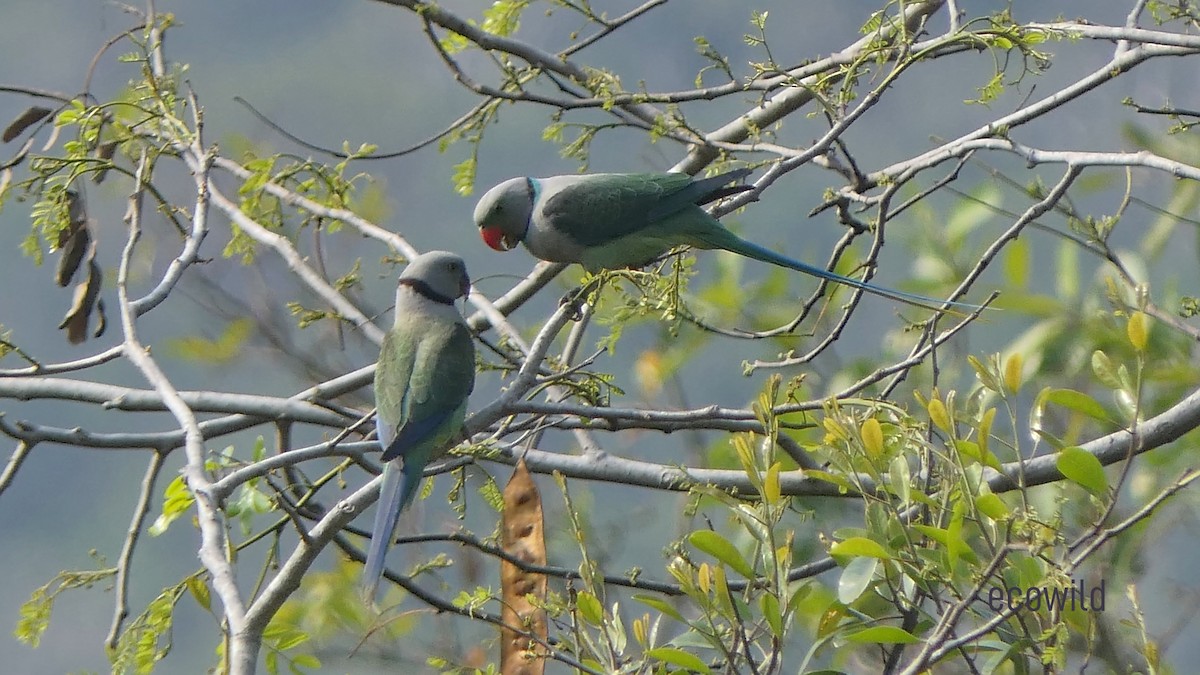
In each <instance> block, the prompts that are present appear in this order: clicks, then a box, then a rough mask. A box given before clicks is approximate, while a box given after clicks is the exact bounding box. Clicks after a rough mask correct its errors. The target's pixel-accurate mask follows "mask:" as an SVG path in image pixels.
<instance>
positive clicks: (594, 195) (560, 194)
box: [475, 169, 979, 310]
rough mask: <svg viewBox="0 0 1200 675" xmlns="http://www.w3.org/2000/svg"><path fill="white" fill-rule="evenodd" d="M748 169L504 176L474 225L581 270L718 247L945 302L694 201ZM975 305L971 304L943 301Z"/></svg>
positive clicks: (891, 294) (717, 192)
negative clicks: (754, 234)
mask: <svg viewBox="0 0 1200 675" xmlns="http://www.w3.org/2000/svg"><path fill="white" fill-rule="evenodd" d="M749 173H750V170H749V169H737V170H735V171H730V172H728V173H724V174H721V175H719V176H713V177H712V178H703V179H699V180H695V179H693V178H692V177H691V176H688V175H687V174H682V173H600V174H590V175H576V176H552V177H550V178H528V177H526V178H512V179H509V180H507V181H504V182H503V183H500V184H499V185H497V186H495V187H493V188H492V189H491V190H488V191H487V193H486V194H484V195H483V197H482V198H480V200H479V203H478V204H477V205H476V206H475V224H476V225H478V226H479V233H480V236H481V237H483V240H484V242H485V243H487V245H488V246H490V247H492V248H493V249H495V250H497V251H507V250H509V249H511V248H513V247H514V246H516V245H517V243H518V242H520V243H523V244H525V248H527V249H529V252H530V253H532V254H533V255H534V256H536V257H538V258H541V259H542V260H548V261H551V262H563V263H579V264H581V265H583V266H584V267H585V268H586V269H587V270H588V271H591V272H595V271H598V270H601V269H620V268H625V267H640V266H642V265H645V264H647V263H649V262H651V261H653V260H654V259H655V258H657V257H658V256H660V255H662V254H663V253H665V252H666V251H669V250H670V249H672V248H674V247H676V246H683V245H687V246H692V247H695V248H700V249H724V250H726V251H732V252H734V253H737V254H739V255H743V256H746V257H748V258H753V259H755V260H761V261H763V262H767V263H771V264H773V265H779V266H781V267H787V268H790V269H794V270H797V271H800V272H804V273H805V274H811V275H813V276H815V277H820V278H821V279H826V280H828V281H832V282H836V283H839V284H845V285H847V286H852V287H854V288H859V289H862V290H864V291H867V292H869V293H874V294H876V295H879V296H882V297H885V298H890V299H892V300H896V301H899V302H904V303H907V304H911V305H916V306H919V307H926V308H930V309H937V308H938V306H940V305H942V304H943V303H946V302H947V301H944V300H938V299H936V298H930V297H926V296H923V295H917V294H915V293H906V292H904V291H897V290H892V289H890V288H882V287H880V286H875V285H872V284H868V283H866V282H864V281H859V280H858V279H852V278H850V277H845V276H842V275H840V274H836V273H834V272H830V271H828V270H825V269H822V268H820V267H815V266H813V265H809V264H808V263H803V262H800V261H799V260H792V259H791V258H788V257H786V256H783V255H780V254H778V253H775V252H774V251H771V250H769V249H766V248H763V247H762V246H759V245H758V244H754V243H751V242H749V241H746V240H745V239H742V238H740V237H738V236H737V235H735V234H734V233H732V232H730V231H729V230H727V229H725V227H724V226H723V225H721V223H720V222H719V221H718V220H717V219H715V218H713V217H712V216H710V215H708V213H707V212H705V211H704V209H702V208H700V206H701V205H703V204H707V203H709V202H711V201H714V200H717V199H720V198H722V197H726V196H729V195H731V194H736V193H738V192H741V191H744V190H748V189H750V187H749V186H730V185H729V183H732V182H733V181H736V180H739V179H741V178H743V177H745V176H746V175H748V174H749ZM948 304H949V305H950V306H953V307H959V308H963V309H969V310H975V309H978V308H979V306H978V305H972V304H969V303H962V302H949V303H948Z"/></svg>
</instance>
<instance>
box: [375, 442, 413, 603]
mask: <svg viewBox="0 0 1200 675" xmlns="http://www.w3.org/2000/svg"><path fill="white" fill-rule="evenodd" d="M424 469H425V467H424V466H421V465H420V464H419V463H418V462H404V465H403V468H402V467H401V462H400V461H399V460H393V461H390V462H388V463H387V464H384V465H383V483H381V484H380V486H379V502H378V503H376V504H375V527H374V529H373V530H372V531H371V545H370V547H369V548H368V549H367V563H366V565H365V566H364V567H363V596H364V597H366V599H367V601H368V602H374V601H375V592H376V590H377V589H378V588H379V580H380V579H381V578H382V577H383V565H384V562H385V561H386V558H387V552H388V549H389V548H391V546H392V540H393V539H394V538H395V536H396V523H398V522H399V521H400V514H401V513H402V512H403V511H404V509H405V508H406V507H407V506H408V505H409V503H410V502H412V500H413V498H414V497H416V496H417V486H419V485H420V484H421V476H422V475H423V474H424Z"/></svg>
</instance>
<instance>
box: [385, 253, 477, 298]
mask: <svg viewBox="0 0 1200 675" xmlns="http://www.w3.org/2000/svg"><path fill="white" fill-rule="evenodd" d="M399 283H400V285H401V286H409V287H411V288H413V289H415V290H416V291H417V292H418V293H420V294H421V295H423V296H425V297H427V298H429V299H431V300H436V301H438V302H442V303H445V304H453V303H454V301H455V300H457V299H459V298H461V297H463V296H465V295H467V294H468V293H470V292H471V278H470V277H468V276H467V264H466V263H464V262H463V259H462V258H460V257H459V256H458V255H457V254H454V253H451V252H449V251H429V252H428V253H422V254H421V255H419V256H417V257H416V258H413V260H412V262H410V263H409V264H408V267H405V268H404V271H403V272H401V273H400V282H399Z"/></svg>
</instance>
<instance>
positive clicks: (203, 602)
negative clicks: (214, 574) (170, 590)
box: [184, 577, 212, 611]
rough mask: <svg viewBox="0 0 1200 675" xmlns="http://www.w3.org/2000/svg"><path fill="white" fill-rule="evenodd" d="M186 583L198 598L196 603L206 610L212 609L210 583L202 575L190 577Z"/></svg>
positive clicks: (189, 590) (194, 596)
mask: <svg viewBox="0 0 1200 675" xmlns="http://www.w3.org/2000/svg"><path fill="white" fill-rule="evenodd" d="M184 583H186V584H187V589H188V592H190V593H191V594H192V597H193V598H195V599H196V603H197V604H199V605H200V606H201V607H203V608H204V609H205V610H206V611H212V596H211V595H210V594H209V592H208V584H206V583H204V580H203V579H201V578H200V577H188V578H187V581H185V582H184Z"/></svg>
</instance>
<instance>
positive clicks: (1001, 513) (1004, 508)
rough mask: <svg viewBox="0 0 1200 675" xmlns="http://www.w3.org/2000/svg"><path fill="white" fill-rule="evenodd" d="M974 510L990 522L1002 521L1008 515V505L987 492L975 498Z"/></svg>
mask: <svg viewBox="0 0 1200 675" xmlns="http://www.w3.org/2000/svg"><path fill="white" fill-rule="evenodd" d="M975 508H977V509H979V512H980V513H982V514H983V515H985V516H987V517H988V518H991V519H992V520H1004V519H1006V518H1008V516H1009V515H1010V513H1011V512H1010V511H1009V510H1008V505H1007V504H1005V503H1004V500H1002V499H1000V497H999V496H997V495H995V494H993V493H991V492H989V493H987V494H985V495H979V496H978V497H976V498H975Z"/></svg>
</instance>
